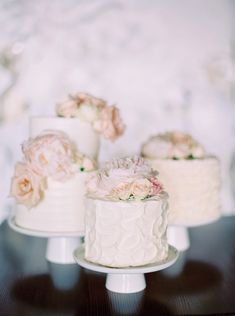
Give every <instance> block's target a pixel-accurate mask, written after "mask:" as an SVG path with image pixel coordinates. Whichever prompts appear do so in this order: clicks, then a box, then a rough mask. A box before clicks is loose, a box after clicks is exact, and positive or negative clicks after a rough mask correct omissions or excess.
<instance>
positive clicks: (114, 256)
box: [85, 158, 168, 267]
mask: <svg viewBox="0 0 235 316" xmlns="http://www.w3.org/2000/svg"><path fill="white" fill-rule="evenodd" d="M88 194H89V198H88V208H87V213H86V220H85V222H86V224H85V225H86V231H85V258H86V260H88V261H91V262H94V263H97V264H101V265H104V266H109V267H130V266H142V265H146V264H150V263H153V262H158V261H162V260H164V259H166V257H167V255H168V243H167V238H166V229H167V197H168V195H167V193H165V192H164V191H163V188H162V186H161V184H160V183H159V182H158V180H157V178H156V173H155V172H154V171H153V170H152V169H151V168H150V167H149V166H148V165H147V164H146V163H145V162H144V161H143V160H142V159H140V158H134V159H131V158H126V159H119V160H116V161H113V162H112V163H111V164H109V165H107V166H106V168H104V169H102V170H99V172H98V173H97V174H95V175H94V176H93V177H92V178H91V179H90V180H89V181H88Z"/></svg>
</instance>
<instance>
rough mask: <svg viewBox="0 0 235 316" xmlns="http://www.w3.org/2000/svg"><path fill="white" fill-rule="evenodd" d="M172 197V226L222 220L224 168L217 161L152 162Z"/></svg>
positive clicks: (170, 205)
mask: <svg viewBox="0 0 235 316" xmlns="http://www.w3.org/2000/svg"><path fill="white" fill-rule="evenodd" d="M148 161H149V162H150V163H151V165H152V167H153V168H156V169H157V170H158V171H159V179H160V180H161V181H162V183H163V185H164V187H165V188H166V190H167V192H168V194H169V224H173V225H186V226H195V225H200V224H203V223H207V222H211V221H214V220H216V219H218V218H219V217H220V212H221V210H220V168H219V162H218V160H217V159H216V158H204V159H195V160H169V159H166V160H163V159H152V160H148Z"/></svg>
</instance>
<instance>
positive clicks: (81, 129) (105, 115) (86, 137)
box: [30, 93, 125, 159]
mask: <svg viewBox="0 0 235 316" xmlns="http://www.w3.org/2000/svg"><path fill="white" fill-rule="evenodd" d="M56 113H57V117H32V118H31V121H30V136H31V137H36V136H37V135H38V134H40V133H41V132H42V131H43V130H45V129H52V130H59V131H63V132H65V133H66V134H67V135H68V136H69V137H70V138H71V140H72V141H73V142H74V143H75V144H76V146H77V148H78V150H79V151H80V152H82V153H83V154H85V155H87V156H89V157H91V158H94V159H97V157H98V153H99V145H100V135H103V136H104V137H105V138H106V139H109V140H111V141H114V140H116V139H117V138H118V137H119V136H121V135H122V134H123V132H124V128H125V127H124V124H123V122H122V120H121V117H120V114H119V110H118V108H116V107H115V106H108V104H107V103H106V102H105V101H104V100H102V99H99V98H96V97H93V96H91V95H89V94H87V93H78V94H76V95H74V96H69V97H68V99H67V100H65V101H64V102H61V103H59V104H57V107H56Z"/></svg>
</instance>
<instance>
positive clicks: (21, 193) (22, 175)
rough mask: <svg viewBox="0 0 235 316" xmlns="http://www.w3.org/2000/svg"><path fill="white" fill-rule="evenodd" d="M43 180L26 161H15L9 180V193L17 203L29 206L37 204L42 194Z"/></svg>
mask: <svg viewBox="0 0 235 316" xmlns="http://www.w3.org/2000/svg"><path fill="white" fill-rule="evenodd" d="M45 186H46V184H45V180H44V179H43V178H42V177H41V176H39V175H38V174H37V173H36V172H35V171H34V170H33V168H32V166H31V165H29V164H27V163H21V162H19V163H17V164H16V167H15V174H14V176H13V178H12V181H11V190H10V194H11V196H13V197H14V198H15V199H16V201H17V202H18V203H19V204H23V205H25V206H26V207H28V208H31V207H33V206H35V205H37V204H38V202H39V201H40V200H41V198H42V196H43V190H44V189H45Z"/></svg>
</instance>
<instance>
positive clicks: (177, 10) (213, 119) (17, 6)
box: [0, 0, 235, 215]
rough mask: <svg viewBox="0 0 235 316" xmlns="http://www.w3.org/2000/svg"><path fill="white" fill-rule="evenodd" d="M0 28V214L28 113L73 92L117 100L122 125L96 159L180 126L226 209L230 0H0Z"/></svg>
mask: <svg viewBox="0 0 235 316" xmlns="http://www.w3.org/2000/svg"><path fill="white" fill-rule="evenodd" d="M0 29H1V33H0V171H1V177H0V199H1V200H0V209H1V211H0V214H2V215H4V213H5V211H6V210H7V206H8V205H10V204H9V203H10V200H9V199H8V198H7V196H8V192H9V182H10V176H11V174H12V172H13V165H14V163H15V161H16V160H17V159H19V157H20V155H21V154H20V144H21V143H22V141H23V140H24V139H25V138H27V137H28V118H29V116H32V115H54V105H55V103H56V102H57V101H58V100H61V99H64V97H65V96H66V95H67V94H68V93H73V92H77V91H86V92H90V93H91V94H94V95H95V96H99V97H102V98H104V99H106V100H107V101H108V102H109V103H110V104H114V103H115V104H117V105H118V106H119V108H120V109H121V113H122V116H123V118H124V120H125V123H126V125H127V130H126V133H125V135H124V136H123V138H122V139H120V140H118V141H117V142H116V143H114V144H111V143H109V142H105V141H104V142H103V143H102V148H101V153H100V159H101V160H106V159H109V158H111V157H113V156H115V155H127V154H134V153H138V152H139V150H140V146H141V143H142V142H143V141H144V140H146V138H147V137H148V136H149V135H151V134H153V133H158V132H160V131H166V130H171V129H181V130H184V131H187V132H189V133H191V134H192V135H193V136H195V137H196V138H197V139H198V140H199V141H201V142H202V143H203V145H204V146H205V147H206V149H207V150H208V152H209V153H213V154H215V155H217V156H218V157H219V158H220V160H221V164H222V178H223V188H222V202H223V211H224V213H225V214H231V213H234V212H235V207H234V204H235V203H234V197H235V115H234V114H235V113H234V112H235V105H234V103H235V65H234V63H235V2H234V1H233V0H224V1H221V0H191V1H188V0H181V1H170V0H148V1H144V0H54V1H47V0H32V1H30V0H1V2H0Z"/></svg>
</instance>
